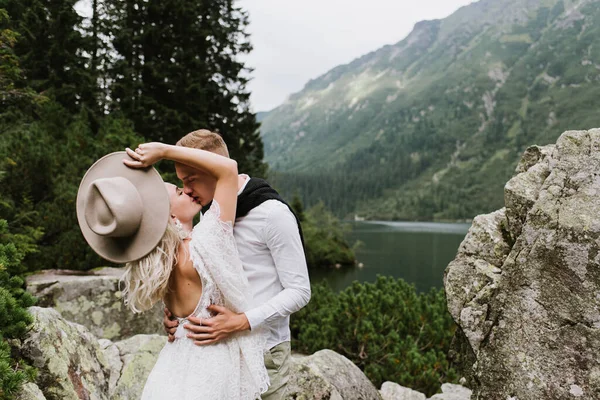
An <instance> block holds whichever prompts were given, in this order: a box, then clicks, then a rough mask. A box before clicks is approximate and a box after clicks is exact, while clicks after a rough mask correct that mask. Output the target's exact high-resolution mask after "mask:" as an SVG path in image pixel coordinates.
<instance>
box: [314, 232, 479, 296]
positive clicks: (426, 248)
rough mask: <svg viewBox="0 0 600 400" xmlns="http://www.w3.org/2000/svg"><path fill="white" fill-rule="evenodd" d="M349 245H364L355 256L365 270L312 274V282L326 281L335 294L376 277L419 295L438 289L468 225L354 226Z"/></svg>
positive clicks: (356, 269)
mask: <svg viewBox="0 0 600 400" xmlns="http://www.w3.org/2000/svg"><path fill="white" fill-rule="evenodd" d="M351 225H352V232H351V233H349V234H348V239H349V241H350V243H354V242H355V241H356V240H360V241H361V242H363V245H362V247H360V248H359V250H358V251H357V252H356V255H357V258H358V262H359V263H362V264H363V265H364V266H363V267H362V268H359V267H351V268H341V269H337V270H336V269H333V270H327V271H315V272H313V271H311V275H310V277H311V281H312V282H313V283H314V282H318V281H321V280H323V279H326V280H327V281H328V282H329V284H330V285H331V286H332V287H333V288H334V289H336V290H341V289H344V288H345V287H347V286H349V285H350V284H351V283H352V282H353V281H355V280H358V281H360V282H374V281H375V279H376V277H377V275H378V274H381V275H387V276H394V277H397V278H403V279H404V280H406V281H408V282H410V283H414V284H415V286H416V287H417V290H419V291H427V290H429V289H430V288H431V287H436V288H441V287H442V285H443V277H444V270H445V269H446V266H447V265H448V263H449V262H450V261H452V260H453V259H454V257H455V255H456V251H457V250H458V247H459V245H460V243H461V242H462V240H463V239H464V237H465V235H466V233H467V231H468V230H469V227H470V226H471V224H453V223H437V222H353V223H351Z"/></svg>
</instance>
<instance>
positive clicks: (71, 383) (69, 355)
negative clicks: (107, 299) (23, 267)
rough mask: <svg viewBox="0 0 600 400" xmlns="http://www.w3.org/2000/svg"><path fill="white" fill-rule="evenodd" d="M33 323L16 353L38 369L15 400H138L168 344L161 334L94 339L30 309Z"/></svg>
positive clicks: (53, 314)
mask: <svg viewBox="0 0 600 400" xmlns="http://www.w3.org/2000/svg"><path fill="white" fill-rule="evenodd" d="M29 311H30V313H31V314H32V315H33V317H34V323H33V325H32V327H31V330H30V331H29V332H28V334H27V336H26V338H25V339H23V341H22V342H21V344H20V346H19V349H18V351H19V352H20V356H22V357H23V358H25V359H26V360H28V361H29V362H30V363H31V364H32V365H33V366H35V367H36V368H37V369H38V377H37V380H36V382H35V384H33V383H29V384H26V385H25V386H24V387H23V389H22V390H21V392H20V394H19V395H18V396H17V398H18V399H19V400H42V399H49V400H51V399H52V400H53V399H74V400H75V399H90V400H92V399H113V400H118V399H137V398H139V397H140V395H141V393H142V389H143V387H144V383H145V382H146V378H147V377H148V374H149V373H150V371H151V370H152V367H153V366H154V364H155V362H156V359H157V357H158V354H159V352H160V350H161V349H162V347H163V346H164V344H165V342H166V337H165V336H164V335H136V336H133V337H131V338H129V339H127V340H123V341H120V342H115V343H113V342H111V341H110V340H107V339H100V340H98V339H97V338H96V337H95V336H94V335H92V334H91V333H90V332H89V331H88V329H87V328H85V327H84V326H82V325H79V324H75V323H72V322H68V321H66V320H65V319H64V318H63V317H62V316H61V315H60V314H59V313H58V312H57V311H56V310H53V309H51V308H41V307H31V308H30V309H29Z"/></svg>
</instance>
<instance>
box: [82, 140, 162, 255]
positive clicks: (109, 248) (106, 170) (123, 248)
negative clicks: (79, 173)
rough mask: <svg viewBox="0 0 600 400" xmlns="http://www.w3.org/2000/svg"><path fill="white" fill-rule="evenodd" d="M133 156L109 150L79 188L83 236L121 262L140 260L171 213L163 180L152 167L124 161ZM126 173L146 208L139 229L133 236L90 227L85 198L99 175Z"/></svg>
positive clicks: (157, 240)
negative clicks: (103, 232)
mask: <svg viewBox="0 0 600 400" xmlns="http://www.w3.org/2000/svg"><path fill="white" fill-rule="evenodd" d="M124 159H130V157H129V155H127V153H126V152H124V151H118V152H115V153H111V154H108V155H106V156H104V157H102V158H101V159H99V160H98V161H96V162H95V163H94V164H93V165H92V166H91V167H90V169H88V171H87V172H86V173H85V175H84V177H83V179H82V180H81V184H80V185H79V190H78V192H77V221H78V222H79V227H80V228H81V232H82V233H83V237H84V238H85V240H86V241H87V243H88V244H89V245H90V247H91V248H92V249H93V250H94V251H95V252H96V253H97V254H98V255H99V256H100V257H102V258H104V259H106V260H108V261H111V262H114V263H117V264H122V263H126V262H130V261H134V260H138V259H140V258H142V257H144V256H146V255H147V254H148V253H150V252H151V251H152V249H154V248H155V247H156V246H157V245H158V243H159V242H160V240H161V239H162V237H163V236H164V234H165V231H166V229H167V224H168V223H169V215H170V201H169V194H168V192H167V189H166V188H165V184H164V181H163V180H162V178H161V177H160V175H159V173H158V171H156V169H154V168H153V167H148V168H142V169H134V168H129V167H127V166H126V165H125V164H123V160H124ZM112 177H123V178H126V179H128V180H129V181H130V182H131V183H133V185H134V186H135V187H136V189H137V190H138V193H139V194H140V197H141V199H142V204H143V210H142V219H141V223H140V227H139V229H138V230H137V231H136V232H135V233H134V234H133V235H132V236H130V237H127V238H114V237H107V236H101V235H98V234H96V233H95V232H94V231H92V230H91V229H90V227H89V226H88V224H87V221H86V219H85V207H84V205H85V199H86V198H87V196H88V192H89V190H90V184H91V183H92V182H94V181H95V180H96V179H100V178H112Z"/></svg>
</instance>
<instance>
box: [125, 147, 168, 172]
mask: <svg viewBox="0 0 600 400" xmlns="http://www.w3.org/2000/svg"><path fill="white" fill-rule="evenodd" d="M166 147H167V145H166V144H164V143H159V142H151V143H142V144H140V145H139V146H138V147H137V148H136V149H135V151H133V150H131V149H130V148H129V147H128V148H126V149H125V151H126V152H127V154H128V155H129V157H131V158H132V159H131V160H127V159H125V160H123V163H124V164H125V165H127V166H128V167H131V168H145V167H149V166H151V165H153V164H155V163H157V162H158V161H160V160H162V159H163V157H164V154H165V149H166Z"/></svg>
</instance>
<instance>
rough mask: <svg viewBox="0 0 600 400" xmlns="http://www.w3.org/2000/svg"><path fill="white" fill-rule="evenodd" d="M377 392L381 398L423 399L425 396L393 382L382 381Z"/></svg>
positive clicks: (389, 399) (390, 399)
mask: <svg viewBox="0 0 600 400" xmlns="http://www.w3.org/2000/svg"><path fill="white" fill-rule="evenodd" d="M379 393H381V397H382V399H383V400H425V398H426V397H425V395H424V394H423V393H421V392H417V391H416V390H412V389H409V388H406V387H404V386H400V385H398V384H397V383H394V382H383V385H381V390H380V391H379Z"/></svg>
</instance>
